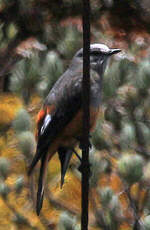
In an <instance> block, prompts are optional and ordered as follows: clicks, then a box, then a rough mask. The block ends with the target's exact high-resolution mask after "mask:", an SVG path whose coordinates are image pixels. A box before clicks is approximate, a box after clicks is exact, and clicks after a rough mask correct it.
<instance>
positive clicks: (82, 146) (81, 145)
mask: <svg viewBox="0 0 150 230" xmlns="http://www.w3.org/2000/svg"><path fill="white" fill-rule="evenodd" d="M90 138H91V135H90V134H89V138H88V143H87V145H86V146H88V148H90V149H91V148H92V144H91V142H90V140H89V139H90ZM77 140H78V141H79V143H80V144H79V148H80V149H84V148H85V143H83V138H82V137H78V138H77Z"/></svg>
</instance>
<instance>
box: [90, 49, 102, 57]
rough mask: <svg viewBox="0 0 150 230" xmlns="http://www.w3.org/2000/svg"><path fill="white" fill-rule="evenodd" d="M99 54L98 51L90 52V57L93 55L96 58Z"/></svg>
mask: <svg viewBox="0 0 150 230" xmlns="http://www.w3.org/2000/svg"><path fill="white" fill-rule="evenodd" d="M100 54H101V52H100V51H96V50H95V51H91V52H90V55H95V56H98V55H100Z"/></svg>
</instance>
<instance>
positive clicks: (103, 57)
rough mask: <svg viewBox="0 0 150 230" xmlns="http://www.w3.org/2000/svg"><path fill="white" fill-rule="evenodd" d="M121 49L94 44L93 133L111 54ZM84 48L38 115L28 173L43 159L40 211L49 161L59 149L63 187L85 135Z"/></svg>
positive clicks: (38, 194) (91, 78) (58, 81)
mask: <svg viewBox="0 0 150 230" xmlns="http://www.w3.org/2000/svg"><path fill="white" fill-rule="evenodd" d="M120 51H121V50H120V49H110V48H108V47H107V46H106V45H104V44H91V45H90V132H92V130H93V129H94V126H95V123H96V119H97V116H98V112H99V108H100V103H101V90H102V76H103V73H104V71H105V68H106V65H107V61H108V59H109V58H110V57H111V55H113V54H116V53H118V52H120ZM82 77H83V49H80V50H79V51H78V52H77V53H76V54H75V56H74V57H73V59H72V61H71V64H70V66H69V68H68V69H67V70H66V72H65V73H64V74H63V75H62V76H61V77H60V78H59V79H58V80H57V82H56V83H55V85H54V86H53V88H52V89H51V91H50V92H49V94H48V96H47V97H46V99H45V102H44V104H43V107H42V109H41V110H40V112H39V113H38V116H37V149H36V153H35V156H34V158H33V161H32V163H31V165H30V167H29V171H28V174H29V175H30V174H31V173H32V170H33V168H34V167H35V165H36V164H37V162H38V161H39V160H41V168H40V174H39V182H38V192H37V206H36V211H37V215H39V213H40V210H41V208H42V203H43V195H44V184H45V178H46V172H47V166H48V162H49V161H50V159H51V158H52V156H53V155H54V154H55V153H56V152H58V154H59V159H60V163H61V186H62V185H63V183H64V176H65V173H66V170H67V168H68V164H69V161H70V158H71V156H72V153H73V152H74V147H75V146H76V145H77V144H78V143H80V142H81V136H82V98H81V97H82Z"/></svg>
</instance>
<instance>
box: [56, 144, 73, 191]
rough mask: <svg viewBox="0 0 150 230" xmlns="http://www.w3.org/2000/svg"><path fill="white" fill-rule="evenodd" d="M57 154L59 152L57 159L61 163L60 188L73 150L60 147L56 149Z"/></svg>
mask: <svg viewBox="0 0 150 230" xmlns="http://www.w3.org/2000/svg"><path fill="white" fill-rule="evenodd" d="M58 154H59V159H60V163H61V188H62V186H63V184H64V178H65V174H66V171H67V169H68V166H69V162H70V159H71V157H72V154H73V152H72V150H70V149H67V148H64V147H61V148H59V150H58Z"/></svg>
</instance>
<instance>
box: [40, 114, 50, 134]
mask: <svg viewBox="0 0 150 230" xmlns="http://www.w3.org/2000/svg"><path fill="white" fill-rule="evenodd" d="M50 122H51V115H49V114H47V115H46V117H45V119H44V122H43V125H42V127H41V134H43V133H44V131H45V129H46V127H47V126H48V124H49V123H50Z"/></svg>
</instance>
